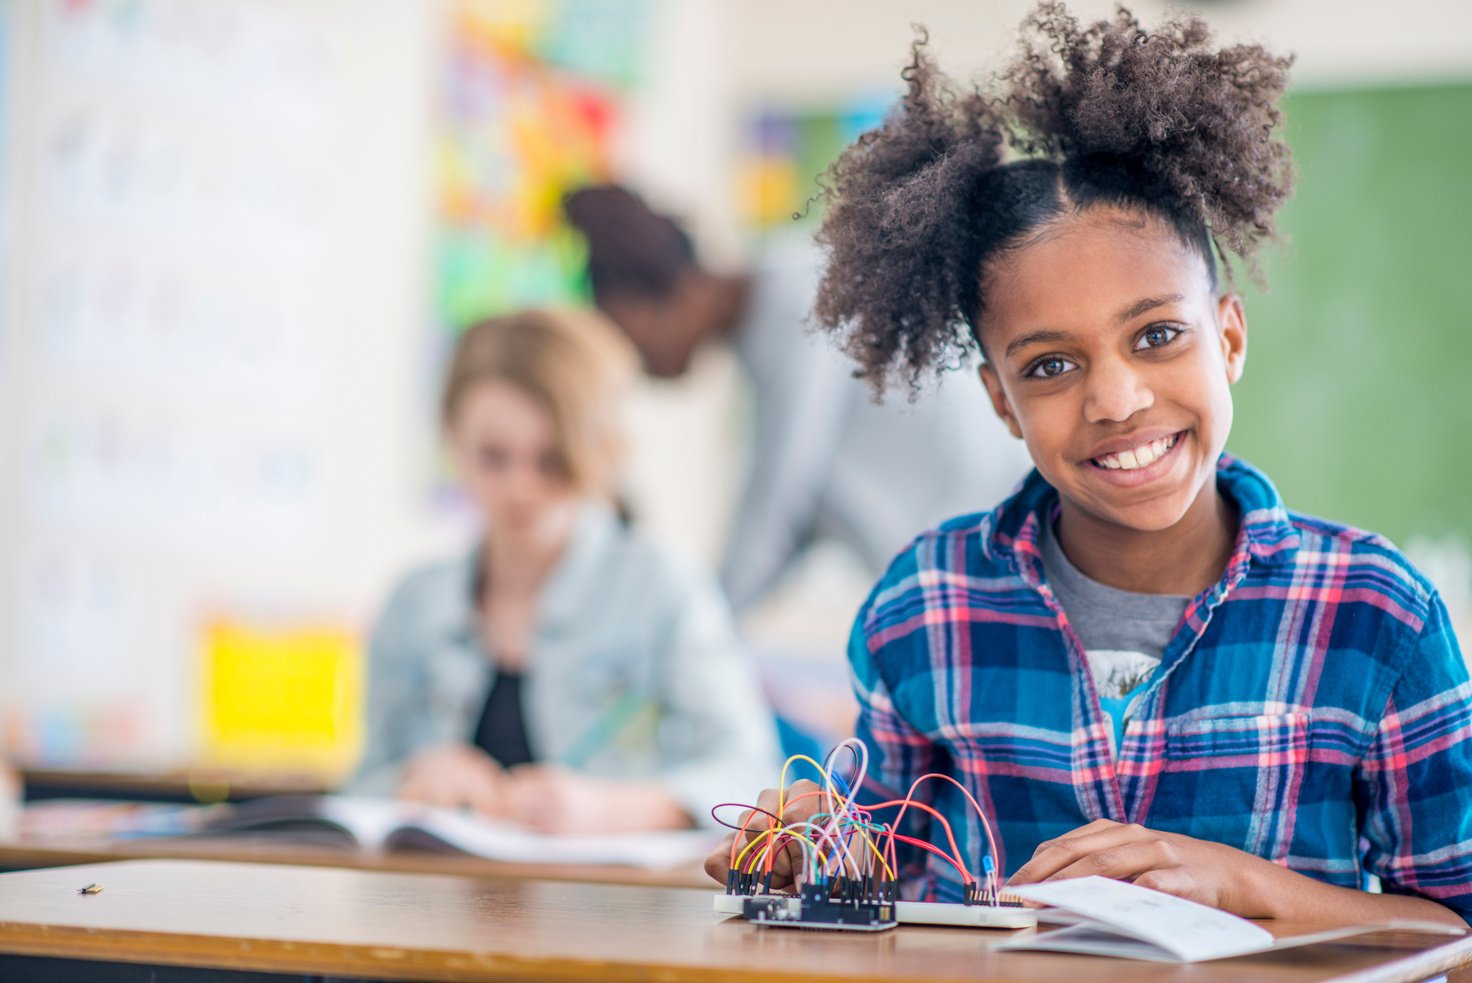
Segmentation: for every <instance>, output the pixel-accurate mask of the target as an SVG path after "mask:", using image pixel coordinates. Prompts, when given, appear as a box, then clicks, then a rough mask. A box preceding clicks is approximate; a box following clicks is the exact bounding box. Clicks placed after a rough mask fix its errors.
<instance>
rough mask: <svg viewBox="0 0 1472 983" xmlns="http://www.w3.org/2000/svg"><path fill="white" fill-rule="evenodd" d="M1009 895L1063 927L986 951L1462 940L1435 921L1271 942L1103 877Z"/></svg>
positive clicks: (1135, 955) (1205, 910)
mask: <svg viewBox="0 0 1472 983" xmlns="http://www.w3.org/2000/svg"><path fill="white" fill-rule="evenodd" d="M1008 892H1009V893H1011V894H1015V895H1017V896H1018V897H1021V898H1025V899H1027V900H1029V901H1038V902H1041V903H1043V904H1047V905H1053V906H1054V907H1055V908H1057V909H1059V910H1060V911H1061V912H1062V913H1063V917H1061V918H1059V917H1056V916H1054V915H1053V913H1051V912H1048V911H1044V912H1042V913H1040V914H1039V915H1038V920H1039V921H1063V922H1066V923H1067V924H1066V925H1065V927H1063V928H1055V929H1052V930H1051V931H1046V932H1039V933H1037V934H1036V935H1027V936H1023V937H1020V938H1015V939H1008V940H1007V941H1005V942H999V943H997V944H996V945H993V946H992V948H993V949H1039V950H1045V951H1049V952H1083V953H1088V954H1090V955H1095V956H1123V957H1126V958H1129V959H1150V960H1154V961H1156V962H1186V963H1189V962H1200V961H1202V960H1205V959H1222V958H1225V957H1227V956H1245V955H1250V954H1251V953H1254V952H1268V951H1270V950H1276V949H1291V948H1294V947H1296V946H1302V945H1310V944H1312V943H1315V942H1331V941H1333V940H1335V939H1343V938H1348V937H1350V936H1354V935H1366V934H1369V933H1371V932H1386V931H1397V932H1424V933H1428V934H1432V935H1448V936H1456V935H1462V934H1465V932H1464V931H1463V930H1459V929H1456V928H1451V927H1449V926H1446V925H1441V924H1438V923H1436V922H1421V921H1390V922H1381V923H1378V924H1373V925H1344V926H1335V927H1333V928H1327V929H1325V930H1324V931H1322V932H1313V933H1311V934H1308V935H1293V936H1287V937H1284V938H1275V937H1274V936H1273V934H1272V933H1271V932H1269V931H1268V930H1267V929H1265V928H1263V927H1262V926H1260V925H1255V924H1253V923H1252V922H1250V921H1248V920H1247V919H1245V918H1238V917H1237V916H1236V915H1231V914H1228V913H1227V912H1225V911H1218V910H1217V909H1216V908H1209V907H1207V906H1206V905H1200V904H1197V903H1196V902H1194V901H1184V900H1182V899H1181V898H1175V897H1171V896H1170V895H1168V894H1161V893H1160V892H1159V891H1152V890H1150V889H1149V888H1146V887H1137V886H1136V885H1134V884H1127V883H1125V882H1124V881H1115V880H1110V879H1109V878H1106V877H1080V878H1076V879H1073V880H1064V881H1048V882H1045V883H1042V884H1029V885H1027V886H1025V887H1018V888H1008Z"/></svg>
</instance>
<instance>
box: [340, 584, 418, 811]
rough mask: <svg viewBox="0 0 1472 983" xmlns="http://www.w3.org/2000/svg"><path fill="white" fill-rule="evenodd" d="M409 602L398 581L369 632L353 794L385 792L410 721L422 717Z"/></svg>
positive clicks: (406, 745) (407, 743) (406, 748)
mask: <svg viewBox="0 0 1472 983" xmlns="http://www.w3.org/2000/svg"><path fill="white" fill-rule="evenodd" d="M412 608H413V602H412V599H411V598H410V597H409V591H408V590H407V589H406V585H404V584H401V585H400V586H399V588H398V589H397V590H395V591H394V593H393V595H392V596H391V597H390V598H389V600H388V603H387V604H385V605H384V609H383V613H382V614H380V615H379V617H378V620H377V622H375V624H374V626H373V630H372V632H371V633H370V634H369V636H368V678H367V689H368V697H367V700H366V703H365V710H364V720H363V733H364V745H363V756H362V758H361V759H359V763H358V768H357V771H356V772H355V773H354V774H353V777H352V778H351V779H349V781H348V783H347V789H348V790H349V791H351V792H354V793H357V794H363V795H388V794H390V793H392V792H393V791H394V787H395V785H396V784H397V782H398V773H399V769H400V767H401V766H402V765H403V763H404V759H405V758H407V757H408V755H409V752H410V751H411V735H410V733H409V726H410V721H412V720H415V719H417V718H418V717H420V716H422V715H423V712H424V711H423V709H422V707H421V704H422V702H423V694H422V693H421V692H420V690H419V687H418V686H416V685H415V684H414V679H413V669H412V667H413V666H414V664H415V651H414V648H415V647H414V644H413V638H412V635H413V632H412V617H413V611H412Z"/></svg>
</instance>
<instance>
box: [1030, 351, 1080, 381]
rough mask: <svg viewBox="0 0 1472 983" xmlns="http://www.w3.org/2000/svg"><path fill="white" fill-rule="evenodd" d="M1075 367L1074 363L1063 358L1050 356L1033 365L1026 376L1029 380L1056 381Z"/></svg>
mask: <svg viewBox="0 0 1472 983" xmlns="http://www.w3.org/2000/svg"><path fill="white" fill-rule="evenodd" d="M1073 367H1074V365H1073V363H1072V362H1070V361H1069V360H1068V359H1066V358H1063V357H1062V356H1059V355H1048V356H1045V357H1043V358H1040V359H1038V360H1037V361H1036V362H1034V363H1032V365H1031V366H1030V367H1029V368H1028V370H1027V372H1025V373H1024V375H1026V376H1027V377H1028V378H1029V379H1054V378H1057V377H1058V376H1060V375H1062V374H1063V373H1065V372H1067V371H1069V370H1070V369H1071V368H1073Z"/></svg>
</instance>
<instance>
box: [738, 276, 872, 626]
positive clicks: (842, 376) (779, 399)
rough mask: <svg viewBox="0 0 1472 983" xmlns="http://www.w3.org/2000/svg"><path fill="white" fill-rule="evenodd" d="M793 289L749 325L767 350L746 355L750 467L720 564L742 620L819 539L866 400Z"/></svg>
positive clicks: (805, 282) (803, 297)
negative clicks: (849, 424)
mask: <svg viewBox="0 0 1472 983" xmlns="http://www.w3.org/2000/svg"><path fill="white" fill-rule="evenodd" d="M802 283H803V285H805V286H806V287H807V288H808V289H809V290H810V289H811V286H812V283H811V281H809V280H807V279H803V280H802ZM789 290H791V291H792V293H793V296H792V297H791V298H790V300H789V303H788V305H787V306H788V307H790V310H787V311H781V312H779V311H775V310H761V311H757V312H756V313H755V315H754V316H756V317H766V318H772V319H774V320H776V321H780V322H781V323H770V324H762V325H754V326H753V327H752V328H750V329H749V330H752V331H755V332H759V333H760V339H759V341H760V347H761V348H763V349H764V350H762V351H757V352H752V353H750V357H749V358H747V359H746V361H747V363H748V365H747V367H748V374H749V376H750V381H751V386H752V401H753V403H754V404H755V417H756V418H755V425H754V427H753V433H752V441H751V457H750V461H751V463H750V465H749V466H748V469H747V474H746V482H745V485H744V487H743V489H742V492H741V500H740V504H739V506H738V508H737V513H736V518H735V522H734V525H733V527H732V530H731V535H730V537H729V539H728V540H727V546H726V552H725V557H724V558H723V560H722V563H721V584H722V586H723V587H724V588H725V591H726V596H727V597H729V598H730V601H731V606H732V608H734V609H735V611H736V613H737V614H741V613H743V612H745V611H746V610H747V609H748V608H750V607H751V606H753V605H754V604H755V603H756V602H758V601H760V600H761V599H762V597H763V596H764V595H765V594H766V593H767V591H768V590H770V589H771V587H772V585H773V584H775V583H776V582H777V581H778V580H779V579H780V578H781V577H782V575H783V574H784V573H786V571H787V570H788V568H789V567H791V565H792V563H793V561H794V560H795V559H796V557H797V555H798V554H799V553H800V552H801V550H802V549H803V547H804V546H806V545H807V542H808V540H809V539H810V538H811V537H812V533H813V527H814V525H815V523H816V520H817V513H818V508H819V502H820V501H821V499H822V496H823V489H824V486H825V483H826V482H827V480H828V478H829V475H830V473H831V471H832V465H833V458H834V454H835V452H836V451H837V448H838V445H839V438H840V436H841V434H842V432H843V428H844V425H845V421H846V420H847V419H848V417H849V414H850V413H851V411H852V406H853V401H854V400H855V398H856V397H861V396H862V389H861V388H860V387H859V386H858V385H857V384H856V383H855V381H854V379H853V378H852V370H851V369H850V368H849V367H848V365H847V363H846V362H845V361H844V360H843V359H842V357H841V356H840V355H839V354H838V353H836V352H834V351H832V350H831V349H830V348H829V347H828V345H827V343H826V342H825V341H824V339H821V338H817V337H813V336H812V335H811V334H810V333H809V332H808V331H807V330H806V328H805V326H804V323H803V319H804V317H805V316H806V311H807V307H806V305H807V304H810V303H811V300H812V298H811V295H810V294H801V295H799V294H797V292H796V290H795V288H791V287H789ZM755 343H756V342H753V344H755ZM768 349H769V350H768Z"/></svg>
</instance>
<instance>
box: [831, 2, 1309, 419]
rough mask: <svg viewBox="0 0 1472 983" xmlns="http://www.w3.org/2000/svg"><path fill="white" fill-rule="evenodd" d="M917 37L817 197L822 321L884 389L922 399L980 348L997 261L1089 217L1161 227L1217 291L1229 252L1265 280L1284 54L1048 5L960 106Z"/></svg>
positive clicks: (1190, 20)
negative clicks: (988, 277) (902, 88)
mask: <svg viewBox="0 0 1472 983" xmlns="http://www.w3.org/2000/svg"><path fill="white" fill-rule="evenodd" d="M927 41H928V39H927V37H926V36H925V33H924V32H923V30H922V31H921V33H920V36H919V37H918V38H917V40H916V41H915V42H914V44H913V46H912V48H911V60H910V63H909V65H908V66H907V67H906V68H905V70H904V72H903V73H902V77H903V78H904V80H905V82H906V83H907V85H908V90H907V92H906V94H905V96H904V98H903V99H902V100H901V102H900V104H899V106H898V107H897V108H896V110H895V111H893V112H892V113H891V114H890V115H889V116H888V117H887V118H886V119H885V121H884V123H883V124H882V125H881V126H880V127H879V128H878V129H875V130H871V131H870V132H868V133H865V134H863V135H862V136H861V137H860V138H859V139H858V141H857V142H856V143H854V144H853V145H852V146H851V147H849V148H848V149H847V150H846V151H844V153H843V154H842V155H841V156H840V157H839V158H838V160H837V161H836V162H835V163H834V164H833V166H832V167H831V168H830V169H829V171H828V173H827V175H826V176H825V180H824V182H823V186H824V197H825V199H826V201H827V204H828V211H827V214H826V216H825V217H824V221H823V226H822V229H821V231H820V232H819V234H818V241H819V242H820V243H821V244H822V245H823V246H824V247H825V248H826V249H827V252H828V264H827V268H826V270H825V272H824V275H823V280H822V283H821V285H820V287H819V292H818V298H817V303H816V305H815V307H814V318H815V320H816V321H817V323H818V324H819V325H821V326H822V327H824V328H827V329H828V330H830V331H832V332H834V333H836V334H837V335H838V336H839V337H840V338H842V339H843V343H844V345H845V347H846V349H847V350H848V352H849V353H850V354H851V355H852V356H853V357H854V358H855V359H856V360H857V361H858V363H859V368H858V371H857V372H856V375H858V376H860V377H862V378H866V379H868V380H869V381H870V382H871V383H872V384H873V386H874V388H875V391H876V393H882V392H883V389H884V387H885V385H886V383H887V382H889V381H891V380H903V381H904V382H906V383H907V384H908V386H909V389H910V392H911V393H912V395H913V394H914V393H915V392H916V390H917V389H918V388H919V386H920V383H921V380H922V379H923V377H924V376H925V375H926V374H927V373H928V372H930V371H932V370H936V369H942V368H945V367H947V366H950V365H953V364H957V363H958V362H960V361H961V360H962V359H963V357H964V356H966V355H968V354H971V353H975V352H977V351H979V350H980V344H981V343H980V340H979V338H980V334H979V326H980V318H981V313H982V310H983V309H984V307H985V301H986V298H985V296H984V291H985V280H984V272H985V269H986V265H987V263H988V261H989V260H990V259H991V258H992V257H994V256H995V255H997V254H998V253H999V252H1002V251H1005V250H1008V249H1013V248H1017V247H1018V246H1020V245H1023V244H1025V243H1026V242H1028V241H1030V239H1031V236H1033V235H1035V234H1036V233H1037V232H1039V231H1041V230H1042V228H1043V227H1044V226H1046V225H1047V224H1048V223H1050V222H1053V221H1056V220H1057V219H1058V218H1060V217H1062V216H1063V215H1067V214H1073V213H1076V212H1077V211H1080V210H1082V209H1085V208H1088V207H1090V206H1092V205H1101V204H1102V205H1113V206H1118V207H1123V208H1126V209H1129V210H1133V211H1139V212H1144V213H1146V214H1149V215H1152V216H1155V217H1157V218H1159V219H1161V220H1163V221H1165V222H1166V223H1167V224H1168V225H1169V227H1171V228H1172V229H1174V230H1175V232H1176V233H1177V234H1178V235H1179V236H1180V237H1181V239H1182V240H1183V241H1184V242H1185V243H1186V244H1188V245H1189V246H1191V247H1193V248H1195V249H1196V250H1198V251H1199V252H1200V253H1201V255H1202V257H1203V258H1204V259H1205V261H1206V264H1207V269H1208V272H1209V275H1210V276H1211V278H1212V282H1213V283H1215V282H1216V276H1217V272H1216V259H1215V256H1214V254H1216V253H1220V254H1221V255H1222V257H1223V260H1224V261H1225V256H1226V250H1229V251H1231V252H1232V253H1235V254H1236V255H1237V256H1239V257H1241V258H1242V259H1243V260H1245V261H1246V262H1247V263H1248V265H1249V269H1251V270H1253V271H1254V272H1256V268H1255V267H1254V266H1252V256H1253V253H1254V250H1255V249H1256V248H1257V246H1258V245H1259V244H1260V242H1261V241H1262V240H1264V239H1272V238H1276V229H1275V227H1274V223H1273V215H1274V212H1275V211H1276V210H1277V208H1278V206H1280V205H1281V204H1282V203H1283V201H1284V200H1285V199H1286V198H1287V197H1288V195H1289V192H1290V190H1291V187H1292V168H1291V162H1290V159H1289V152H1288V148H1287V146H1286V145H1285V144H1284V143H1283V142H1282V141H1281V140H1280V139H1279V138H1278V137H1277V136H1276V135H1275V131H1276V130H1277V128H1278V127H1279V125H1280V123H1281V121H1282V114H1281V113H1280V112H1279V111H1278V109H1277V106H1276V102H1277V100H1278V98H1279V96H1281V95H1282V93H1283V90H1284V89H1285V88H1286V86H1287V82H1288V69H1289V66H1290V65H1291V64H1292V59H1291V58H1284V57H1278V56H1275V55H1272V54H1270V53H1268V52H1267V51H1266V50H1264V49H1263V48H1262V47H1260V46H1258V45H1237V46H1233V47H1226V48H1214V47H1213V46H1212V44H1211V32H1210V30H1209V29H1208V28H1207V26H1206V24H1205V23H1203V22H1202V21H1201V20H1200V19H1199V18H1195V17H1189V16H1183V15H1177V16H1174V17H1171V18H1169V19H1167V20H1165V21H1164V22H1163V23H1162V24H1161V25H1160V26H1159V27H1158V28H1156V29H1155V30H1154V31H1146V30H1145V29H1144V28H1142V27H1141V26H1140V23H1139V21H1138V20H1136V19H1135V18H1134V17H1133V16H1132V15H1131V14H1130V13H1129V12H1128V11H1127V10H1125V9H1124V8H1123V7H1120V8H1118V9H1117V11H1116V13H1115V15H1114V17H1113V18H1112V19H1110V20H1102V21H1099V22H1097V23H1095V24H1092V25H1090V26H1088V27H1082V26H1080V24H1079V22H1078V21H1077V20H1076V19H1075V18H1074V17H1073V16H1072V15H1070V14H1069V13H1068V11H1067V10H1066V9H1065V8H1064V7H1063V5H1062V4H1061V3H1057V2H1053V0H1046V2H1043V3H1040V4H1039V5H1038V6H1037V7H1036V8H1035V9H1034V10H1033V12H1032V13H1031V14H1029V15H1028V17H1027V18H1026V20H1025V21H1024V22H1023V31H1022V43H1021V52H1020V53H1019V55H1018V57H1017V58H1016V60H1015V61H1014V62H1013V63H1012V64H1011V65H1010V66H1009V67H1007V68H1006V69H1005V70H1003V71H1002V72H1000V73H998V74H997V75H996V76H995V78H994V79H993V81H992V83H991V85H990V86H988V87H986V88H971V89H969V90H965V91H957V89H956V88H955V86H954V85H953V84H952V82H951V81H950V80H949V79H948V78H947V77H946V76H945V75H944V74H943V73H941V72H940V70H939V69H938V68H937V67H936V65H935V63H934V62H933V60H932V59H931V58H930V56H929V53H928V52H927V50H926V45H927ZM1230 275H1231V270H1230V267H1229V268H1228V276H1229V277H1230ZM983 354H984V353H983Z"/></svg>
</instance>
